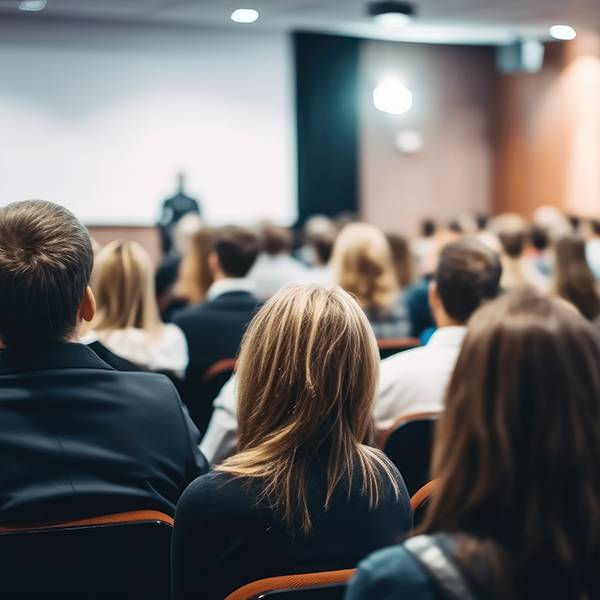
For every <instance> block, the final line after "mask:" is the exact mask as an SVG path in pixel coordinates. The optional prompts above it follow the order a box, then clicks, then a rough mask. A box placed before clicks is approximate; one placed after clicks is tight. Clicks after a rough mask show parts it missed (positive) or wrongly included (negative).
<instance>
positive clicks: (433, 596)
mask: <svg viewBox="0 0 600 600" xmlns="http://www.w3.org/2000/svg"><path fill="white" fill-rule="evenodd" d="M396 598H403V599H405V600H437V598H438V595H437V593H436V588H435V586H434V585H433V583H432V580H431V577H430V576H429V575H428V573H427V571H426V569H425V567H424V566H423V565H422V563H420V562H419V560H418V559H417V558H416V556H415V555H414V554H413V553H412V552H410V551H409V550H408V548H406V547H405V546H404V545H397V546H390V547H388V548H383V549H382V550H377V551H375V552H373V553H372V554H370V555H369V556H367V557H366V558H365V559H364V560H362V561H361V562H360V563H359V564H358V567H357V571H356V575H355V576H354V577H353V579H352V580H351V581H350V583H349V585H348V591H347V593H346V596H345V598H344V600H392V599H396Z"/></svg>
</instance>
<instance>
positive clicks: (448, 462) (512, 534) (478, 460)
mask: <svg viewBox="0 0 600 600" xmlns="http://www.w3.org/2000/svg"><path fill="white" fill-rule="evenodd" d="M599 365H600V342H599V339H598V335H597V332H596V330H595V329H594V328H593V327H592V326H591V325H590V324H589V323H588V322H586V320H585V319H583V318H581V317H580V316H579V315H578V314H576V312H575V311H573V310H571V309H570V307H568V306H567V305H565V304H563V303H562V302H559V301H557V300H551V299H548V298H544V297H542V296H540V295H538V294H537V293H536V292H533V291H522V292H512V293H509V294H506V295H505V296H503V297H501V298H499V299H498V300H496V301H493V302H490V303H489V304H487V305H486V306H484V307H483V308H482V309H481V310H479V311H478V312H477V313H476V314H475V315H474V316H473V318H472V319H471V321H470V322H469V331H468V333H467V336H466V338H465V342H464V345H463V349H462V351H461V353H460V356H459V358H458V361H457V364H456V369H455V371H454V374H453V376H452V380H451V382H450V385H449V389H448V395H447V398H446V409H445V411H444V413H443V415H442V417H441V419H440V421H439V422H438V426H437V428H436V440H435V448H434V459H433V474H434V476H435V477H437V478H438V481H439V488H438V491H437V492H436V493H435V495H434V497H433V499H432V501H431V503H430V505H429V506H428V510H427V513H426V515H425V522H424V524H423V526H422V527H421V531H420V533H425V534H427V535H425V536H418V537H416V538H412V539H410V540H408V541H407V542H406V543H405V544H404V545H402V546H396V547H394V548H389V549H385V550H382V551H379V552H377V553H376V554H373V555H372V556H370V557H368V558H367V559H366V560H364V561H363V562H362V563H361V564H360V565H359V568H358V572H357V574H356V576H355V578H354V579H353V581H352V582H351V584H350V586H349V590H348V593H347V594H346V600H384V599H389V598H403V597H405V596H406V597H410V598H434V597H435V598H437V597H438V593H439V589H440V587H439V586H440V585H441V586H442V589H446V590H447V589H448V586H450V587H452V589H454V590H461V592H457V593H456V595H454V596H451V595H445V596H444V597H448V598H449V597H460V598H494V599H508V598H514V599H516V600H545V599H547V598H561V599H570V600H579V599H580V598H597V597H598V596H599V595H600V582H599V580H598V561H599V559H600V521H599V520H598V515H599V514H600V485H599V482H600V461H599V460H598V457H599V456H600V403H599V402H598V398H599V397H600V369H599ZM442 579H443V580H442Z"/></svg>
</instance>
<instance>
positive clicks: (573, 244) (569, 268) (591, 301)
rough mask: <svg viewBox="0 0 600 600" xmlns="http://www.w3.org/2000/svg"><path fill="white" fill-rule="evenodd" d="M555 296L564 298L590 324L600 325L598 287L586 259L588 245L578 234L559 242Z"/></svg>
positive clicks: (557, 244) (555, 273)
mask: <svg viewBox="0 0 600 600" xmlns="http://www.w3.org/2000/svg"><path fill="white" fill-rule="evenodd" d="M554 293H555V294H556V295H558V296H560V297H561V298H564V299H565V300H567V301H568V302H570V303H571V304H573V306H575V307H576V308H577V310H578V311H579V312H580V313H581V314H582V315H583V316H584V317H585V318H586V319H589V320H590V321H594V322H595V323H596V324H598V325H600V293H599V291H598V284H597V282H596V280H595V279H594V276H593V275H592V272H591V271H590V268H589V266H588V264H587V262H586V258H585V242H584V241H583V239H582V238H580V237H579V236H577V235H569V236H565V237H562V238H560V239H559V240H558V241H557V242H556V262H555V268H554Z"/></svg>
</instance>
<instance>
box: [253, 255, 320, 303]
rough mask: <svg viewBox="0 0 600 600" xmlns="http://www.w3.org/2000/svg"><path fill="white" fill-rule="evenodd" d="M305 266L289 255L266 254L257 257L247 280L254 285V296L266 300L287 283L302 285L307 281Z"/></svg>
mask: <svg viewBox="0 0 600 600" xmlns="http://www.w3.org/2000/svg"><path fill="white" fill-rule="evenodd" d="M307 271H308V269H307V268H306V266H305V265H303V264H302V263H301V262H300V261H299V260H297V259H296V258H294V257H293V256H290V255H289V254H284V253H283V254H277V255H275V256H271V255H270V254H267V253H266V252H262V253H261V254H259V255H258V257H257V259H256V261H255V262H254V264H253V265H252V268H251V269H250V272H249V273H248V278H249V279H252V281H254V282H255V283H256V295H257V296H258V297H259V298H260V299H261V300H266V299H268V298H270V297H271V296H273V295H275V294H276V293H277V292H278V291H279V290H280V289H281V288H282V287H283V286H284V285H287V284H288V283H304V282H306V280H307Z"/></svg>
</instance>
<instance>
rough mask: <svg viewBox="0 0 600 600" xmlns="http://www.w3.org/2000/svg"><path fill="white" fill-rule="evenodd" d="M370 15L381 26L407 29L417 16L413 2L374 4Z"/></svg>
mask: <svg viewBox="0 0 600 600" xmlns="http://www.w3.org/2000/svg"><path fill="white" fill-rule="evenodd" d="M368 13H369V15H370V16H371V17H373V20H374V21H375V22H377V23H378V24H379V25H384V26H385V27H405V26H406V25H408V23H409V22H410V19H411V17H412V16H413V15H414V14H415V6H414V4H412V3H411V2H372V3H371V4H369V5H368Z"/></svg>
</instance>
